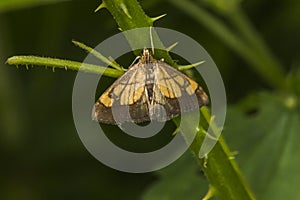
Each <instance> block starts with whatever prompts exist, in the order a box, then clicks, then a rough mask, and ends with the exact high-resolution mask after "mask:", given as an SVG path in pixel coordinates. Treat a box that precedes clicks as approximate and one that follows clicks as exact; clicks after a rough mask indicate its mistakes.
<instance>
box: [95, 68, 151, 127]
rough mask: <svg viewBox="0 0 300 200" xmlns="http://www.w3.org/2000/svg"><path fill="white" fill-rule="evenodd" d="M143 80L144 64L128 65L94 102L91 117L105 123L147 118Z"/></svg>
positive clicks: (140, 120) (144, 78)
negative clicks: (125, 70) (126, 69)
mask: <svg viewBox="0 0 300 200" xmlns="http://www.w3.org/2000/svg"><path fill="white" fill-rule="evenodd" d="M145 82H146V73H145V67H144V65H143V64H141V63H137V64H135V65H133V66H132V67H130V68H129V70H128V71H127V72H126V73H125V74H123V75H122V76H121V77H120V78H118V79H117V80H116V81H115V82H114V83H113V84H112V85H111V86H110V87H109V88H108V89H107V90H106V91H105V92H104V93H103V94H102V95H101V96H100V98H99V99H98V101H97V102H96V103H95V105H94V109H93V114H92V115H93V116H92V117H93V119H94V120H95V121H98V122H102V123H106V124H116V122H119V123H123V122H126V121H134V122H142V121H147V120H149V113H148V104H147V100H148V99H147V96H146V94H145Z"/></svg>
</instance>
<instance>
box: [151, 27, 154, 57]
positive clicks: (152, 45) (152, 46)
mask: <svg viewBox="0 0 300 200" xmlns="http://www.w3.org/2000/svg"><path fill="white" fill-rule="evenodd" d="M150 42H151V49H152V54H153V55H154V44H153V37H152V26H150Z"/></svg>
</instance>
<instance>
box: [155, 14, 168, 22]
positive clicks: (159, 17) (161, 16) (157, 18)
mask: <svg viewBox="0 0 300 200" xmlns="http://www.w3.org/2000/svg"><path fill="white" fill-rule="evenodd" d="M166 15H167V14H163V15H160V16H157V17H151V21H152V22H155V21H157V20H159V19H161V18H163V17H164V16H166Z"/></svg>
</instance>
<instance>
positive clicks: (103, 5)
mask: <svg viewBox="0 0 300 200" xmlns="http://www.w3.org/2000/svg"><path fill="white" fill-rule="evenodd" d="M102 8H106V5H105V3H104V2H102V3H101V4H100V5H99V6H98V7H97V8H96V9H95V10H94V12H98V11H99V10H101V9H102Z"/></svg>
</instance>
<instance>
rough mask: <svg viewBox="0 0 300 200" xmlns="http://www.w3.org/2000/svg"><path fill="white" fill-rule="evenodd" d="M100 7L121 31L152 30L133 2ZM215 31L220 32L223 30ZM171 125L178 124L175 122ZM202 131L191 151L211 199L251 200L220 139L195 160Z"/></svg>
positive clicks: (108, 0)
mask: <svg viewBox="0 0 300 200" xmlns="http://www.w3.org/2000/svg"><path fill="white" fill-rule="evenodd" d="M172 1H173V0H172ZM179 1H182V0H179ZM103 3H104V6H105V7H106V8H107V9H108V10H109V11H110V12H111V14H112V15H113V16H114V18H115V20H116V21H117V24H118V25H119V27H120V28H121V29H122V30H128V29H133V28H139V27H141V26H152V23H151V22H150V21H149V17H148V16H147V15H146V14H145V13H144V12H143V10H142V8H141V7H140V6H139V4H138V2H137V1H136V0H126V1H125V0H103ZM124 5H125V6H126V9H125V10H124V8H123V7H124ZM129 16H130V17H129ZM208 23H209V22H208ZM218 27H219V28H220V29H223V27H220V26H218ZM220 31H222V30H220ZM226 36H228V37H229V39H230V40H232V41H233V43H234V46H235V47H236V48H245V50H243V52H246V53H247V55H248V54H249V55H248V57H249V58H252V57H254V56H253V55H252V53H251V51H250V50H249V49H247V47H245V46H243V45H242V46H241V47H240V44H241V43H240V41H239V40H236V39H235V38H234V37H233V36H232V35H231V34H227V35H226ZM141 42H143V41H141ZM250 53H251V54H250ZM201 110H203V109H201ZM204 110H205V109H204ZM202 113H203V111H202ZM207 113H208V112H207V110H206V113H203V114H206V118H207V119H206V120H207V122H208V123H210V117H208V116H210V115H207ZM174 122H175V123H177V121H176V119H175V120H174ZM194 128H195V127H194ZM191 129H193V127H191ZM201 130H202V129H200V131H198V132H197V135H196V138H195V140H194V142H193V143H192V145H191V147H190V148H191V150H192V151H193V152H194V154H195V155H196V159H197V160H198V161H199V163H200V167H201V168H202V170H203V171H204V172H205V174H206V176H207V178H208V180H209V182H210V184H211V186H212V187H213V188H214V190H213V191H214V195H215V196H216V197H217V198H218V199H221V200H222V199H224V200H225V199H226V200H228V199H233V200H235V199H236V200H240V199H244V200H248V199H254V196H253V194H252V193H251V191H250V189H249V187H248V186H247V185H246V183H245V181H244V180H243V178H242V176H241V173H240V170H239V168H238V166H237V164H236V162H235V160H234V159H231V158H232V156H231V153H230V151H229V148H228V147H227V145H226V143H225V141H224V140H223V139H222V138H220V139H219V141H218V142H217V144H216V145H215V147H214V148H213V150H212V151H211V152H210V153H209V155H208V158H207V161H204V159H200V158H199V157H198V153H199V150H200V147H201V145H202V141H203V139H204V137H205V134H203V132H202V131H201ZM191 131H194V130H191ZM204 162H207V167H206V166H205V165H204Z"/></svg>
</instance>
